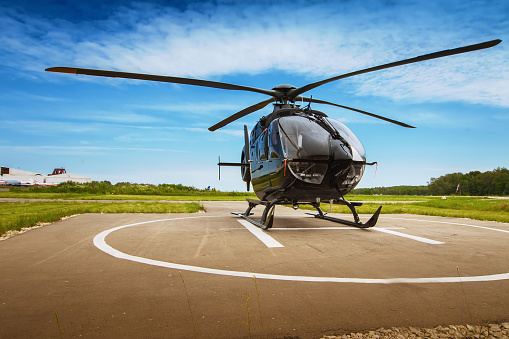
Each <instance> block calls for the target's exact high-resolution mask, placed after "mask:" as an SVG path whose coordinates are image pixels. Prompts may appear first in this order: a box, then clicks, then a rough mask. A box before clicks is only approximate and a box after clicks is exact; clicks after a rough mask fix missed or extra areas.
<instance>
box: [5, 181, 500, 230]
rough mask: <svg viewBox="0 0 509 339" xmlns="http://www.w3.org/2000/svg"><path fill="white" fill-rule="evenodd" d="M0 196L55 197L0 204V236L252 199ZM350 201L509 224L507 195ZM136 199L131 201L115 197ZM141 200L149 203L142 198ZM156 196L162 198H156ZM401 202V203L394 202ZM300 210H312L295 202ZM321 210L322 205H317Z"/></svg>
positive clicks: (388, 210)
mask: <svg viewBox="0 0 509 339" xmlns="http://www.w3.org/2000/svg"><path fill="white" fill-rule="evenodd" d="M0 198H21V199H59V200H58V201H51V202H27V203H8V202H4V203H0V236H1V235H2V234H4V233H6V232H7V231H9V230H19V229H21V228H23V227H31V226H35V225H37V224H38V223H45V222H54V221H56V220H59V219H61V218H63V217H65V216H69V215H73V214H81V213H194V212H197V211H199V210H202V209H203V207H202V206H201V205H200V204H198V203H197V202H193V201H241V200H245V199H246V198H255V195H254V194H248V193H246V194H245V195H238V193H237V194H234V195H230V196H229V195H225V194H221V195H217V194H214V193H213V192H211V193H209V194H199V195H196V194H191V195H171V196H168V195H117V194H90V193H47V192H39V193H36V192H23V191H19V192H6V191H3V192H0ZM346 198H347V199H348V200H350V201H360V202H362V201H365V203H364V205H363V206H360V207H358V208H357V211H358V212H359V214H373V213H375V211H376V210H377V208H378V206H380V204H382V205H383V208H382V214H418V215H432V216H442V217H455V218H470V219H476V220H489V221H498V222H506V223H509V200H499V199H487V198H484V197H458V196H455V197H447V199H441V197H431V196H378V195H377V196H374V195H350V196H347V197H346ZM73 200H119V202H118V203H116V202H113V203H108V204H105V203H102V202H93V201H90V202H85V203H79V202H76V201H73ZM122 200H136V201H137V202H120V201H122ZM147 200H149V201H150V200H151V201H155V202H147ZM158 201H162V202H158ZM171 201H180V202H182V201H189V202H190V203H171ZM400 202H406V203H400ZM300 207H301V208H304V209H313V208H312V207H311V206H309V205H301V206H300ZM322 209H323V210H324V211H327V210H328V209H329V205H328V204H322ZM332 212H334V213H347V214H350V210H349V209H348V208H347V207H346V206H339V205H334V206H333V210H332Z"/></svg>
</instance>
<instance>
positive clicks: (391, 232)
mask: <svg viewBox="0 0 509 339" xmlns="http://www.w3.org/2000/svg"><path fill="white" fill-rule="evenodd" d="M372 229H373V230H375V231H378V232H382V233H389V234H392V235H397V236H399V237H403V238H408V239H412V240H417V241H420V242H424V243H427V244H431V245H440V244H445V243H444V242H441V241H436V240H431V239H426V238H422V237H418V236H415V235H409V234H405V233H401V232H396V231H391V230H389V229H387V228H378V227H372Z"/></svg>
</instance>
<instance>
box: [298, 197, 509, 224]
mask: <svg viewBox="0 0 509 339" xmlns="http://www.w3.org/2000/svg"><path fill="white" fill-rule="evenodd" d="M348 198H350V199H351V200H352V201H384V202H391V201H419V202H410V203H383V204H382V205H383V207H382V212H381V213H382V214H418V215H433V216H439V217H454V218H469V219H476V220H488V221H498V222H507V223H509V200H499V199H486V198H484V197H482V198H481V197H447V199H441V198H440V197H422V196H415V197H405V198H407V199H401V198H402V197H400V196H362V197H360V196H351V197H348ZM359 198H361V199H359ZM395 198H397V199H395ZM379 206H380V203H372V202H369V203H364V204H363V205H362V206H360V207H357V211H358V212H359V214H373V213H375V212H376V210H377V209H378V207H379ZM321 207H322V209H323V210H324V211H327V210H329V204H322V206H321ZM302 208H305V209H314V208H313V207H311V206H302ZM332 212H334V213H350V210H349V209H348V207H346V206H339V205H334V206H333V208H332Z"/></svg>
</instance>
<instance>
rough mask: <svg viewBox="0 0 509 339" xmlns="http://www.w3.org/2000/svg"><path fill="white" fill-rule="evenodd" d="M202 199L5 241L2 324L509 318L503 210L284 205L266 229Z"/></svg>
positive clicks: (148, 330) (25, 329) (143, 328)
mask: <svg viewBox="0 0 509 339" xmlns="http://www.w3.org/2000/svg"><path fill="white" fill-rule="evenodd" d="M204 205H205V207H206V209H207V213H200V214H194V215H185V214H179V215H171V214H164V215H163V214H159V215H147V214H116V215H115V214H85V215H80V216H77V217H73V218H70V219H67V220H65V221H61V222H57V223H54V224H51V225H48V226H45V227H42V228H39V229H35V230H32V231H30V232H27V233H24V234H21V235H18V236H15V237H13V238H10V239H8V240H5V241H1V242H0V258H1V259H0V260H1V263H0V286H1V289H0V312H1V314H2V317H0V337H6V338H10V337H48V336H54V337H58V336H59V325H58V324H57V321H56V315H58V319H59V323H60V328H61V329H62V334H63V336H64V337H79V336H83V337H93V336H99V337H108V338H114V337H124V338H125V337H147V336H150V337H193V336H194V330H193V322H194V326H195V328H196V333H197V335H198V337H214V338H233V337H234V338H237V337H249V335H251V337H262V336H263V335H265V336H266V337H301V338H319V337H320V336H322V335H325V334H332V333H341V332H348V333H349V332H351V331H361V330H369V329H374V328H378V327H392V326H416V327H419V326H436V325H445V324H466V323H472V322H473V323H476V324H486V323H487V322H489V321H493V322H495V321H496V322H504V321H508V320H509V318H508V317H509V293H508V292H507V291H509V277H508V273H507V272H509V251H507V244H508V243H509V233H508V231H509V225H508V224H502V223H495V222H482V221H475V220H467V219H453V218H437V217H429V216H415V215H382V216H381V217H380V219H379V222H378V224H377V225H376V228H372V229H368V230H361V229H356V228H350V227H343V226H342V225H338V224H334V223H331V222H328V221H325V220H319V219H315V218H313V217H311V216H308V215H305V214H304V212H303V211H301V210H297V211H293V210H291V209H286V208H280V207H279V206H278V211H277V214H276V219H275V222H274V226H273V229H272V230H270V231H268V232H264V231H261V230H259V229H255V228H251V227H250V226H251V225H250V224H244V223H243V220H242V219H240V218H238V217H237V216H233V215H231V214H230V213H229V212H230V211H242V210H244V209H245V203H243V202H235V203H232V202H207V203H204ZM254 212H255V216H256V215H257V214H258V213H260V211H257V210H256V209H255V211H254ZM361 217H362V216H361ZM255 278H256V279H255ZM189 307H190V308H191V311H192V318H191V314H190V312H189V310H190V309H189ZM248 310H249V312H250V313H249V320H248ZM26 324H30V326H26ZM248 324H249V326H248ZM262 324H263V329H262ZM249 331H250V332H249Z"/></svg>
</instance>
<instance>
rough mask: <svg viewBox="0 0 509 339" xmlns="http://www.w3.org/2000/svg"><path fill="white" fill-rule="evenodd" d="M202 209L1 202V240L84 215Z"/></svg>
mask: <svg viewBox="0 0 509 339" xmlns="http://www.w3.org/2000/svg"><path fill="white" fill-rule="evenodd" d="M201 210H203V206H202V205H200V204H199V203H196V202H191V203H183V204H180V203H166V202H165V203H159V202H134V203H132V202H123V203H120V202H119V203H108V204H105V203H101V202H86V203H79V202H72V201H71V202H69V201H55V202H26V203H10V202H0V236H2V235H3V234H5V233H7V232H8V231H13V230H21V229H22V228H24V227H32V226H36V225H37V224H40V223H49V222H54V221H57V220H60V219H62V218H64V217H67V216H70V215H74V214H82V213H195V212H198V211H201Z"/></svg>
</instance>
